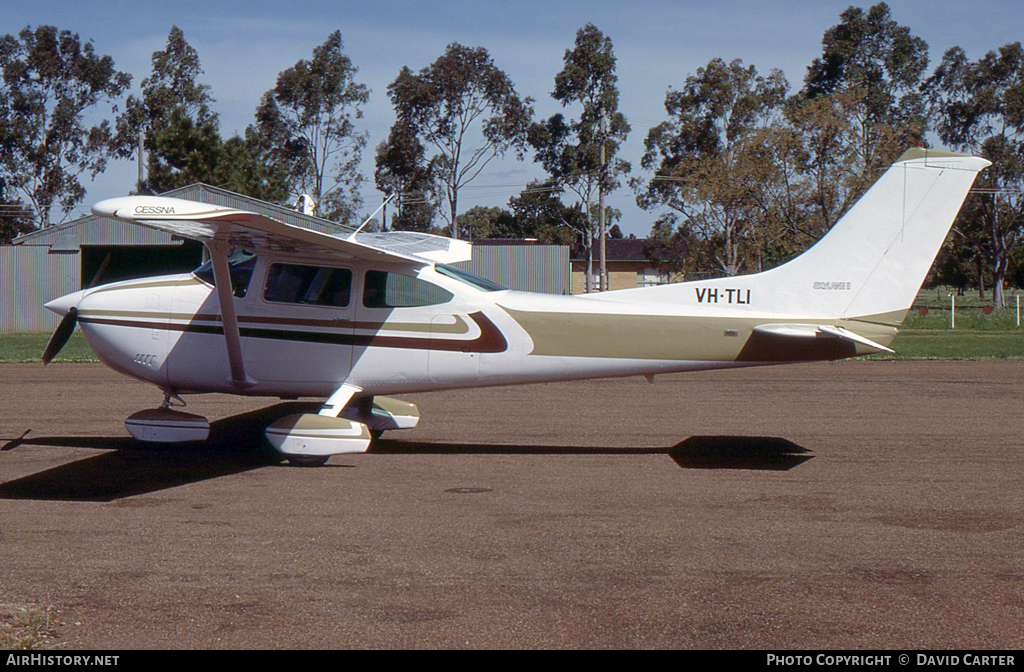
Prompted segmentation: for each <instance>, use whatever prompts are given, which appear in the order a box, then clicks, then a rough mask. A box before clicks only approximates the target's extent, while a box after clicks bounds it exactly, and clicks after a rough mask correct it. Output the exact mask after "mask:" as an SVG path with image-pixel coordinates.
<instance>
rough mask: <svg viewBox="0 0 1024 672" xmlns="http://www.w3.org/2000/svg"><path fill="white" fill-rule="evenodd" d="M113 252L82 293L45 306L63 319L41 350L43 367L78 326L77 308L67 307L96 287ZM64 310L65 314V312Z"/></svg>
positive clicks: (105, 259) (108, 255) (108, 254)
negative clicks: (62, 315) (60, 314)
mask: <svg viewBox="0 0 1024 672" xmlns="http://www.w3.org/2000/svg"><path fill="white" fill-rule="evenodd" d="M112 255H113V252H108V253H107V256H106V257H104V259H103V263H101V264H100V267H99V269H98V270H97V271H96V274H95V275H93V276H92V280H91V281H90V282H89V284H88V285H86V286H85V287H84V288H83V289H82V291H80V292H75V293H73V294H68V295H67V296H62V297H60V298H57V299H54V300H53V301H51V302H49V303H48V304H46V307H47V308H49V309H50V310H52V311H53V312H55V313H61V312H63V313H64V317H62V318H61V320H60V324H58V325H57V328H56V329H55V330H54V332H53V335H52V336H50V341H49V342H48V343H47V344H46V349H45V350H43V366H46V365H47V364H49V363H50V360H52V359H53V358H54V357H56V356H57V353H58V352H60V351H61V348H63V347H64V346H65V345H66V344H67V342H68V339H69V338H71V334H73V333H75V326H76V325H77V324H78V308H76V307H75V306H74V305H70V306H69V305H68V304H69V303H72V304H73V303H77V302H78V301H81V300H82V296H83V294H84V292H85V290H87V289H91V288H93V287H95V286H96V283H97V282H99V279H100V276H101V275H103V272H104V271H105V270H107V266H108V265H109V264H110V259H111V257H112ZM65 308H66V312H65Z"/></svg>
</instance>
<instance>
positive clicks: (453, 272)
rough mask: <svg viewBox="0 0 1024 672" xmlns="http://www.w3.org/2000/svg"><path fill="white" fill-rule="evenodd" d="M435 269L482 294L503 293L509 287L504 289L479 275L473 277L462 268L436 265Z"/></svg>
mask: <svg viewBox="0 0 1024 672" xmlns="http://www.w3.org/2000/svg"><path fill="white" fill-rule="evenodd" d="M434 269H435V270H436V271H437V272H438V273H440V274H441V275H447V276H448V277H449V278H454V279H455V280H458V281H460V282H464V283H466V284H467V285H469V286H470V287H473V288H474V289H479V290H480V291H482V292H503V291H505V290H506V289H507V287H502V286H501V285H499V284H498V283H496V282H491V281H490V280H485V279H484V278H481V277H480V276H478V275H473V274H472V273H470V272H468V271H464V270H462V269H461V268H455V267H454V266H448V265H446V264H435V265H434Z"/></svg>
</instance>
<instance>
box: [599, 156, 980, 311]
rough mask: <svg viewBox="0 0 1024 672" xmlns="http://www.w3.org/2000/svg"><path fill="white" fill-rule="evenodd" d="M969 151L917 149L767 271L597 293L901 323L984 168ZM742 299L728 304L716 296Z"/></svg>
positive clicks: (624, 298) (627, 298)
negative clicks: (805, 245) (812, 241)
mask: <svg viewBox="0 0 1024 672" xmlns="http://www.w3.org/2000/svg"><path fill="white" fill-rule="evenodd" d="M988 165H990V164H989V162H988V161H986V160H984V159H980V158H977V157H973V156H965V155H962V154H953V153H950V152H940V151H933V150H925V149H912V150H909V151H908V152H906V153H905V154H904V155H903V156H901V157H900V158H899V160H897V161H896V162H895V163H894V164H893V165H892V166H891V167H890V168H889V169H888V170H887V171H886V172H885V173H884V174H883V175H882V176H881V177H880V178H879V179H878V181H877V182H875V184H874V185H872V187H871V188H870V189H869V190H868V191H867V193H865V194H864V196H862V197H861V199H860V200H859V201H857V203H856V204H854V206H853V207H852V208H851V209H850V210H849V211H848V212H847V213H846V214H845V215H844V216H843V217H842V218H841V219H840V220H839V221H838V222H837V223H836V224H835V226H833V227H832V229H831V230H830V231H829V232H828V234H827V235H826V236H825V237H824V238H822V239H821V240H820V241H818V243H817V244H816V245H814V246H813V247H811V248H810V249H809V250H807V251H806V252H804V253H803V254H802V255H800V256H799V257H797V258H795V259H793V260H792V261H790V262H788V263H786V264H783V265H782V266H779V267H778V268H774V269H772V270H769V271H765V272H764V273H757V274H754V275H746V276H737V277H733V278H717V279H714V280H705V281H694V282H684V283H679V284H676V285H662V286H660V287H652V288H647V289H637V290H626V291H622V292H611V293H607V294H604V295H600V298H607V299H608V300H617V301H632V302H644V303H647V302H657V303H672V304H675V305H677V306H681V307H685V306H688V305H692V306H694V307H695V308H707V307H709V306H708V297H709V296H710V297H715V298H716V299H717V301H716V302H715V306H714V307H715V308H726V309H729V310H735V311H741V312H757V313H765V312H770V313H774V314H781V315H791V316H794V317H820V318H826V317H827V318H857V317H860V318H868V319H872V320H877V321H880V322H890V323H893V324H896V323H898V322H900V321H901V320H902V318H903V315H904V314H905V313H906V311H907V310H908V309H909V308H910V306H911V305H912V303H913V301H914V297H915V296H917V292H918V290H920V288H921V284H922V283H923V282H924V279H925V276H926V275H927V273H928V269H929V268H931V265H932V262H933V261H934V260H935V257H936V255H937V254H938V252H939V248H940V247H941V246H942V242H943V241H944V240H945V238H946V235H947V233H949V229H950V227H951V226H952V225H953V220H954V219H955V218H956V215H957V213H958V212H959V211H960V207H961V206H962V205H963V202H964V199H965V198H966V197H967V193H968V192H969V191H970V189H971V185H972V184H973V183H974V179H975V177H977V174H978V172H979V171H981V170H982V169H983V168H985V167H986V166H988ZM723 296H724V297H728V298H733V297H742V299H743V300H742V301H738V300H737V301H725V300H723V299H722V298H720V297H723Z"/></svg>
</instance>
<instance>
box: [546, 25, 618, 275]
mask: <svg viewBox="0 0 1024 672" xmlns="http://www.w3.org/2000/svg"><path fill="white" fill-rule="evenodd" d="M563 64H564V65H563V67H562V70H561V71H560V72H559V73H558V74H557V75H555V88H554V91H552V93H551V97H552V98H554V99H555V100H557V101H558V102H560V103H561V104H562V107H569V106H578V107H579V108H580V116H579V118H577V119H567V118H566V117H565V116H564V115H563V114H555V115H553V116H551V117H550V118H548V119H546V120H543V121H540V122H538V123H536V124H533V125H532V126H531V128H530V136H529V139H530V144H531V145H532V146H533V148H534V150H535V152H536V154H535V160H536V161H538V162H540V163H541V165H543V166H544V169H545V170H546V171H547V172H548V174H549V175H550V176H551V178H552V180H553V181H555V182H556V183H557V184H558V185H559V186H560V187H562V188H564V189H566V190H568V191H571V192H572V193H573V194H575V195H576V197H577V199H578V201H577V204H578V207H577V209H578V210H579V211H580V212H584V213H586V217H587V222H588V226H587V231H586V232H585V233H584V235H583V236H582V239H583V240H582V242H583V245H584V247H585V249H586V250H587V259H588V270H587V290H588V291H589V290H590V286H589V285H590V279H591V277H592V275H593V273H592V268H590V267H591V266H592V264H593V241H594V239H595V237H597V236H600V235H601V233H600V231H599V230H598V229H599V225H598V221H595V220H594V219H593V218H591V214H592V212H597V213H598V220H600V219H602V218H601V217H600V215H601V214H602V212H601V211H600V210H598V209H595V208H593V207H592V205H593V204H594V201H595V200H598V201H600V200H602V199H601V198H600V196H602V195H603V194H605V193H608V192H610V191H612V190H614V189H615V188H617V187H618V186H619V178H620V177H621V176H622V175H625V174H626V173H628V172H629V170H630V165H629V163H628V162H626V161H624V160H622V159H620V158H616V154H617V153H618V150H619V147H620V145H621V144H622V143H623V142H625V140H626V137H627V136H628V135H629V131H630V127H629V123H628V122H627V120H626V117H625V115H623V114H622V113H621V112H619V109H618V108H619V90H618V87H617V84H618V76H617V75H616V74H615V64H616V59H615V53H614V51H613V48H612V41H611V39H610V38H608V37H607V36H605V35H604V34H603V33H602V32H601V31H600V30H599V29H598V28H597V27H596V26H594V25H593V24H590V23H588V24H587V25H586V26H584V27H583V28H580V29H579V30H578V31H576V40H575V43H574V45H573V48H572V49H566V50H565V56H564V57H563Z"/></svg>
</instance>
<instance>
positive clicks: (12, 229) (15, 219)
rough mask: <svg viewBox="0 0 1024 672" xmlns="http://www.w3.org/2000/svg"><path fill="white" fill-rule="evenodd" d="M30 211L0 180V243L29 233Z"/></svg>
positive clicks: (5, 242) (30, 223) (31, 228)
mask: <svg viewBox="0 0 1024 672" xmlns="http://www.w3.org/2000/svg"><path fill="white" fill-rule="evenodd" d="M34 228H35V227H33V226H32V211H31V210H30V209H28V208H27V207H25V204H24V203H23V202H22V201H21V200H20V199H19V198H18V197H17V196H16V195H14V194H12V193H10V192H9V190H8V189H7V185H6V184H4V183H3V181H2V180H0V245H8V244H10V242H11V240H13V239H14V238H17V237H18V236H20V235H22V234H25V233H30V232H31V231H32V230H33V229H34Z"/></svg>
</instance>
